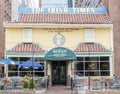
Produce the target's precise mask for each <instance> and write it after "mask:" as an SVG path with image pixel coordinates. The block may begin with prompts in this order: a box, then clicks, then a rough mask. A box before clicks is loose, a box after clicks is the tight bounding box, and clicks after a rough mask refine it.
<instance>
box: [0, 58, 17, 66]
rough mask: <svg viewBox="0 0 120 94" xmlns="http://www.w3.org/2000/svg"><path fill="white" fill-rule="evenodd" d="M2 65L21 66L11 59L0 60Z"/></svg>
mask: <svg viewBox="0 0 120 94" xmlns="http://www.w3.org/2000/svg"><path fill="white" fill-rule="evenodd" d="M0 64H10V65H19V63H18V62H16V61H14V60H11V59H9V58H6V59H2V60H0Z"/></svg>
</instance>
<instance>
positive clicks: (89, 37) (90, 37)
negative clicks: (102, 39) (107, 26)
mask: <svg viewBox="0 0 120 94" xmlns="http://www.w3.org/2000/svg"><path fill="white" fill-rule="evenodd" d="M94 41H95V38H94V29H85V42H94Z"/></svg>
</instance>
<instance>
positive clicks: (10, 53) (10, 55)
mask: <svg viewBox="0 0 120 94" xmlns="http://www.w3.org/2000/svg"><path fill="white" fill-rule="evenodd" d="M7 57H45V53H13V52H9V53H7Z"/></svg>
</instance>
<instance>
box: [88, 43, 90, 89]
mask: <svg viewBox="0 0 120 94" xmlns="http://www.w3.org/2000/svg"><path fill="white" fill-rule="evenodd" d="M88 57H89V61H90V44H88ZM88 71H89V72H88V89H89V90H90V68H89V66H88Z"/></svg>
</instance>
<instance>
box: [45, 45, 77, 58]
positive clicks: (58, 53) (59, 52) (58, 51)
mask: <svg viewBox="0 0 120 94" xmlns="http://www.w3.org/2000/svg"><path fill="white" fill-rule="evenodd" d="M75 59H76V55H75V54H74V53H73V52H72V51H71V50H69V49H67V48H64V47H56V48H53V49H51V50H50V51H48V52H47V54H46V55H45V60H75Z"/></svg>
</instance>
